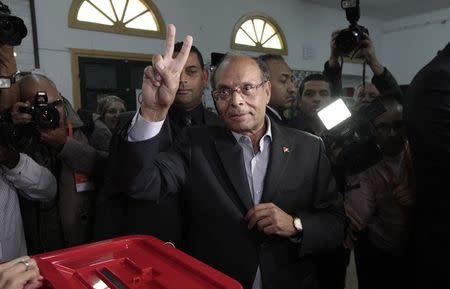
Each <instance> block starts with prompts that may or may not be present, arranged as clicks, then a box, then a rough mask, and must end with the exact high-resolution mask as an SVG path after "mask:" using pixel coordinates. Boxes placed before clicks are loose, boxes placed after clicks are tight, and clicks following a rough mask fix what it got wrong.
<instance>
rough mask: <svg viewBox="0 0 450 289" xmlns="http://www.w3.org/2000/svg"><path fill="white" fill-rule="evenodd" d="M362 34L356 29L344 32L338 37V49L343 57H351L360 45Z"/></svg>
mask: <svg viewBox="0 0 450 289" xmlns="http://www.w3.org/2000/svg"><path fill="white" fill-rule="evenodd" d="M360 38H361V36H360V34H359V33H358V31H356V30H354V29H345V30H342V31H341V32H340V33H339V34H338V36H337V37H336V47H337V50H338V51H339V53H340V54H341V55H349V54H350V53H351V52H352V51H353V50H354V49H355V48H356V47H357V46H358V44H359V42H360Z"/></svg>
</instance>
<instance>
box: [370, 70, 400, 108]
mask: <svg viewBox="0 0 450 289" xmlns="http://www.w3.org/2000/svg"><path fill="white" fill-rule="evenodd" d="M372 83H373V84H374V85H375V87H376V88H377V89H378V91H379V92H380V94H385V93H387V92H392V93H394V94H395V95H398V96H400V99H398V101H400V102H402V99H401V98H402V96H403V92H402V89H401V88H400V86H399V85H398V83H397V80H396V79H395V77H394V76H393V75H392V74H391V72H390V71H389V70H388V69H387V68H386V67H385V68H384V72H383V74H381V75H374V76H373V77H372Z"/></svg>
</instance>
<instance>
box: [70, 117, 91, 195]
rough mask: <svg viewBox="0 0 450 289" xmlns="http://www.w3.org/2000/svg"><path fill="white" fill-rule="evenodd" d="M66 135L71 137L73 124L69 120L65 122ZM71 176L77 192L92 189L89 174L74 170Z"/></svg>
mask: <svg viewBox="0 0 450 289" xmlns="http://www.w3.org/2000/svg"><path fill="white" fill-rule="evenodd" d="M67 135H68V136H70V137H73V126H72V123H71V122H68V123H67ZM73 178H74V180H75V187H76V191H77V193H81V192H86V191H92V190H94V188H95V185H94V182H93V180H92V178H91V177H90V176H89V175H87V174H81V173H78V172H74V173H73Z"/></svg>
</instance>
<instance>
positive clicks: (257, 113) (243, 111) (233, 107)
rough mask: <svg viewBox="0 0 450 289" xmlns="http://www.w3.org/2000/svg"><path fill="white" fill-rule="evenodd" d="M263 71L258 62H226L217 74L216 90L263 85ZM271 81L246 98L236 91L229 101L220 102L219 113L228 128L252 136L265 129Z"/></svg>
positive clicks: (237, 59) (243, 58) (238, 59)
mask: <svg viewBox="0 0 450 289" xmlns="http://www.w3.org/2000/svg"><path fill="white" fill-rule="evenodd" d="M261 83H262V75H261V70H260V69H259V66H258V64H257V63H256V61H255V60H253V59H252V58H250V57H247V56H237V57H235V58H232V59H230V60H229V61H228V62H226V63H223V64H222V65H221V66H220V67H219V70H218V71H217V73H216V87H215V89H216V90H218V89H223V88H231V89H235V88H237V87H242V86H243V85H247V86H248V85H250V86H251V85H259V84H261ZM270 90H271V87H270V82H265V83H263V84H262V85H261V86H259V87H257V88H255V89H254V90H253V94H252V95H249V96H246V95H244V94H242V93H241V92H237V91H235V92H234V93H233V94H232V95H231V98H230V99H229V101H223V100H217V101H216V107H217V111H218V113H219V115H220V117H221V118H222V120H223V122H224V123H225V125H226V126H227V127H228V128H229V129H231V130H232V131H234V132H237V133H240V134H244V135H250V134H255V133H257V132H258V131H260V130H261V129H263V128H264V122H265V115H266V105H267V104H268V103H269V100H270Z"/></svg>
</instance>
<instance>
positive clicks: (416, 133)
mask: <svg viewBox="0 0 450 289" xmlns="http://www.w3.org/2000/svg"><path fill="white" fill-rule="evenodd" d="M404 118H405V121H406V125H407V129H408V138H409V141H410V144H411V152H412V157H413V164H414V167H415V174H416V182H417V202H416V204H417V214H416V215H417V216H416V221H417V222H416V223H417V225H416V232H415V234H414V239H415V244H414V255H415V261H416V269H417V272H416V274H415V277H416V278H417V279H419V280H417V282H415V283H416V284H417V285H418V287H417V288H450V270H448V266H447V265H438V264H446V263H447V261H448V258H449V257H450V217H449V211H450V190H449V189H448V187H449V186H448V180H449V179H450V43H449V44H448V45H447V46H446V47H445V49H444V50H442V51H441V52H440V53H439V54H438V55H437V56H436V57H435V58H434V59H433V60H432V61H431V62H430V63H429V64H427V65H426V66H425V67H424V68H423V69H422V70H421V71H420V72H419V73H418V74H417V75H416V76H415V78H414V80H413V81H412V83H411V85H410V87H409V90H408V92H407V94H406V97H405V102H404ZM438 284H439V286H438ZM444 284H445V285H444Z"/></svg>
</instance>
